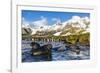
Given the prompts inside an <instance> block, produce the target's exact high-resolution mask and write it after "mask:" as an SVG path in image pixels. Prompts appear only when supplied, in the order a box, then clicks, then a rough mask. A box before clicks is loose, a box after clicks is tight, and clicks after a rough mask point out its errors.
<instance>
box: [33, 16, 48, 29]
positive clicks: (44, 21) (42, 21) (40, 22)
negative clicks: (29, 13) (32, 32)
mask: <svg viewBox="0 0 100 73" xmlns="http://www.w3.org/2000/svg"><path fill="white" fill-rule="evenodd" d="M31 25H33V26H34V27H37V28H41V27H45V26H48V20H47V18H46V17H44V16H41V17H40V19H39V20H36V21H33V22H32V24H31Z"/></svg>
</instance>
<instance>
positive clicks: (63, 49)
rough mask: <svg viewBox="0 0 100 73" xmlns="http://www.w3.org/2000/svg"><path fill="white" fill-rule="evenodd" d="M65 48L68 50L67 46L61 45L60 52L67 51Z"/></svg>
mask: <svg viewBox="0 0 100 73" xmlns="http://www.w3.org/2000/svg"><path fill="white" fill-rule="evenodd" d="M65 50H66V48H65V47H64V46H61V47H59V48H58V51H60V52H62V51H65Z"/></svg>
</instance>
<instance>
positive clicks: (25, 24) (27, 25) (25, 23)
mask: <svg viewBox="0 0 100 73" xmlns="http://www.w3.org/2000/svg"><path fill="white" fill-rule="evenodd" d="M22 27H29V22H28V21H26V20H25V18H24V17H23V18H22Z"/></svg>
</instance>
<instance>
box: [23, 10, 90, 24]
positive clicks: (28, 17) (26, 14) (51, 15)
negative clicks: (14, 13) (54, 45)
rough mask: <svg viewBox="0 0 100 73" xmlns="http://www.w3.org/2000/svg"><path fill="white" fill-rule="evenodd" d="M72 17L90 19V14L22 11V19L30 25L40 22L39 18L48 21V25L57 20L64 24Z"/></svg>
mask: <svg viewBox="0 0 100 73" xmlns="http://www.w3.org/2000/svg"><path fill="white" fill-rule="evenodd" d="M73 16H79V17H89V18H90V13H81V12H77V13H76V12H51V11H33V10H22V18H24V19H25V21H27V22H30V23H31V22H34V21H38V20H41V18H45V19H46V20H47V21H48V23H49V25H52V24H54V23H55V22H56V21H54V19H55V20H56V19H59V20H61V22H64V21H67V20H69V19H71V18H72V17H73Z"/></svg>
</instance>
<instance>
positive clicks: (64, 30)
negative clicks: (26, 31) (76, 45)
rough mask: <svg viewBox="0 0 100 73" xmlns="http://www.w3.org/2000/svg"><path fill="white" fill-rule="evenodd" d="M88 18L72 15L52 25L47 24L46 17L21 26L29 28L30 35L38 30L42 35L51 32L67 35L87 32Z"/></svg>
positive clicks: (55, 34) (52, 33) (57, 34)
mask: <svg viewBox="0 0 100 73" xmlns="http://www.w3.org/2000/svg"><path fill="white" fill-rule="evenodd" d="M89 26H90V19H89V18H88V17H79V16H73V17H72V18H71V19H69V20H67V21H65V22H62V23H61V22H60V23H56V24H53V25H51V26H50V25H48V22H47V20H46V19H44V20H41V22H40V21H35V22H33V23H31V24H30V25H29V24H27V25H25V24H24V25H22V28H30V29H31V30H32V33H31V35H35V34H38V32H41V33H43V35H44V34H45V35H46V34H47V35H48V33H49V34H51V35H54V36H59V35H61V36H67V35H71V34H80V33H81V34H82V33H87V32H89V28H90V27H89Z"/></svg>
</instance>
